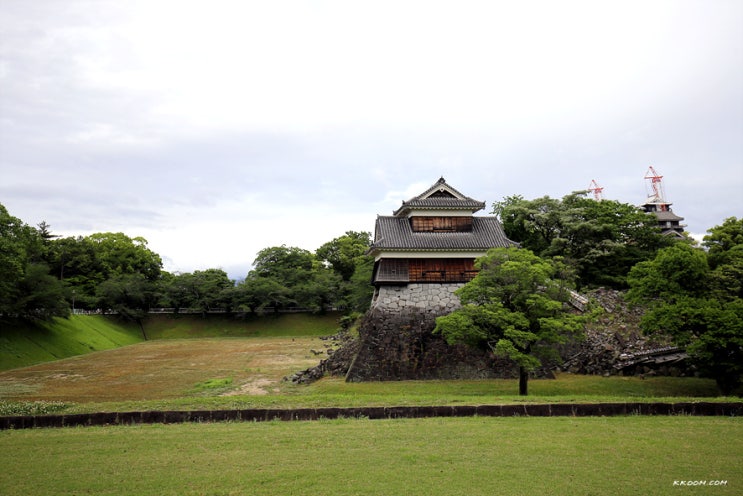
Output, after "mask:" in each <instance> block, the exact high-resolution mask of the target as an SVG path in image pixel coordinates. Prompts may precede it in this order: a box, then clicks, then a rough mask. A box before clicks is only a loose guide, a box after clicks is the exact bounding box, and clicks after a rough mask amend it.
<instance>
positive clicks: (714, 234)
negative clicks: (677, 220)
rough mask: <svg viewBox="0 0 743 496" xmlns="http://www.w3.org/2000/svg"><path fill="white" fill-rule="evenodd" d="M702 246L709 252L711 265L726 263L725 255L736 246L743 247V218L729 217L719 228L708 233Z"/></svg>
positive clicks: (714, 228)
mask: <svg viewBox="0 0 743 496" xmlns="http://www.w3.org/2000/svg"><path fill="white" fill-rule="evenodd" d="M707 233H708V234H707V235H706V236H705V237H704V239H703V240H702V245H703V246H705V247H706V248H707V249H708V250H709V259H710V265H711V266H712V267H717V265H719V264H720V263H724V261H725V260H724V258H725V254H726V253H727V252H729V251H730V250H732V249H733V248H735V247H736V246H743V217H742V218H740V219H737V218H736V217H729V218H727V219H725V220H724V221H723V223H722V224H721V225H719V226H715V227H713V228H711V229H709V230H708V231H707Z"/></svg>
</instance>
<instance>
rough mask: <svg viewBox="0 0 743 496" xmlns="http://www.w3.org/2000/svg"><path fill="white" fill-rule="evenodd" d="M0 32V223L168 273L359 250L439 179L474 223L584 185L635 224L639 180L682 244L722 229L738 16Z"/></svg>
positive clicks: (231, 16) (634, 5) (676, 1)
mask: <svg viewBox="0 0 743 496" xmlns="http://www.w3.org/2000/svg"><path fill="white" fill-rule="evenodd" d="M0 14H2V15H0V30H1V31H2V32H3V43H2V44H0V202H2V203H3V204H4V205H5V206H6V207H7V208H8V209H9V210H10V211H11V213H12V214H13V215H16V216H18V217H21V218H22V219H23V220H25V221H26V222H29V223H32V224H35V223H38V222H40V221H42V220H45V221H47V222H49V223H50V224H51V225H52V228H53V229H57V230H59V231H62V232H69V233H76V234H77V233H80V234H83V233H85V232H87V231H91V230H92V231H111V230H117V231H118V230H121V231H125V232H126V233H127V234H129V235H131V236H137V235H144V236H145V237H146V238H148V239H150V243H151V246H152V247H153V248H154V249H156V251H158V252H159V253H160V254H161V255H162V256H163V257H165V258H166V259H168V260H171V261H172V266H173V267H174V270H191V269H192V268H197V267H201V268H205V267H206V266H228V265H229V266H236V267H237V266H240V264H244V263H245V262H246V261H247V263H250V262H252V260H253V259H254V257H255V252H257V250H259V249H261V248H264V247H266V246H272V245H276V244H282V243H286V244H290V245H297V246H301V247H303V248H307V249H315V248H317V246H319V245H320V244H321V243H323V242H325V241H328V240H330V239H332V238H333V237H336V236H339V235H341V234H342V233H343V232H344V231H346V230H351V229H352V230H371V229H373V221H374V217H375V215H376V214H383V215H387V214H389V213H390V212H392V211H393V210H394V209H396V208H398V207H399V205H400V202H401V201H403V200H407V199H409V198H410V197H412V196H414V195H416V194H418V193H420V192H421V191H423V190H424V189H425V188H427V187H428V186H430V185H431V184H432V183H433V182H434V181H435V180H436V179H438V177H440V176H442V175H443V176H444V177H445V178H446V179H447V180H448V181H449V182H450V183H451V184H452V185H453V186H455V187H456V188H457V189H459V190H460V191H462V192H463V193H464V194H466V195H468V196H472V197H474V198H477V199H481V200H486V201H488V202H489V203H491V202H493V201H496V200H499V199H501V198H502V197H504V196H506V195H511V194H522V195H524V196H525V197H527V198H533V197H537V196H542V195H550V196H553V197H561V196H563V195H565V194H567V193H569V192H571V191H573V190H576V189H583V188H586V187H587V186H588V183H589V182H590V180H591V179H596V180H597V181H599V183H600V184H601V185H602V186H604V188H605V190H604V194H605V196H606V197H607V198H614V199H619V200H622V201H626V202H629V203H639V202H641V201H642V200H643V199H644V186H643V178H642V177H643V175H644V172H645V170H647V167H648V166H649V165H654V166H656V167H657V168H658V170H659V171H660V172H661V173H662V174H664V175H665V178H664V179H665V181H666V188H667V193H668V196H669V197H670V200H671V201H672V202H673V203H674V207H675V210H676V212H677V213H678V214H679V215H682V216H684V217H686V222H687V223H688V224H689V229H690V230H692V231H694V232H704V231H705V230H706V229H708V228H709V227H711V226H713V225H715V224H719V223H720V222H721V221H722V220H723V219H724V218H725V217H728V216H731V215H738V216H740V207H741V204H740V201H739V200H738V198H739V194H738V191H740V190H741V189H743V138H741V136H743V90H741V88H743V60H741V54H740V46H741V44H743V34H742V33H743V28H741V26H743V5H742V4H741V3H740V2H737V1H724V0H720V1H716V2H707V3H701V2H696V1H685V0H668V1H664V0H659V1H653V2H646V1H642V2H640V1H632V0H630V1H625V2H614V3H607V2H594V1H566V2H552V1H542V0H530V1H526V2H506V1H462V2H456V3H454V2H443V1H405V0H399V1H394V2H393V1H378V2H371V3H360V2H341V1H290V2H257V1H219V0H217V1H213V2H210V3H204V2H196V1H178V2H175V1H165V0H149V1H131V2H117V1H103V0H102V1H97V2H87V1H76V0H71V1H67V2H57V1H51V0H49V1H44V0H36V1H34V2H27V1H20V0H8V1H5V2H3V3H2V6H0ZM488 210H489V207H488ZM204 264H206V265H204Z"/></svg>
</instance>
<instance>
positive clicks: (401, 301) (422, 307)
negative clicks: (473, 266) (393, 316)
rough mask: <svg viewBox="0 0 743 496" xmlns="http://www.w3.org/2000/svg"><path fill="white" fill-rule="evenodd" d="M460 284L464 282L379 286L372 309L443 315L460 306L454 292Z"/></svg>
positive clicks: (462, 284)
mask: <svg viewBox="0 0 743 496" xmlns="http://www.w3.org/2000/svg"><path fill="white" fill-rule="evenodd" d="M462 286H464V283H427V284H415V283H412V284H408V285H407V286H381V287H379V288H377V291H376V293H375V298H374V302H373V303H372V309H374V310H382V311H385V312H390V313H400V312H406V311H410V310H415V311H418V312H421V311H422V312H427V313H432V314H435V315H445V314H447V313H451V312H453V311H454V310H456V309H457V308H459V307H460V306H461V305H460V303H459V298H458V297H457V295H455V294H454V292H455V291H456V290H457V289H459V288H461V287H462Z"/></svg>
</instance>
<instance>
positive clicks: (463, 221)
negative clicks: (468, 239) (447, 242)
mask: <svg viewBox="0 0 743 496" xmlns="http://www.w3.org/2000/svg"><path fill="white" fill-rule="evenodd" d="M410 221H411V226H412V229H413V232H471V231H472V217H412V218H411V219H410Z"/></svg>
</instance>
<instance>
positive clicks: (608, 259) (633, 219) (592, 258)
mask: <svg viewBox="0 0 743 496" xmlns="http://www.w3.org/2000/svg"><path fill="white" fill-rule="evenodd" d="M493 213H495V214H496V215H497V216H498V217H499V218H500V220H501V222H502V224H503V229H504V231H505V233H506V235H507V236H508V237H509V238H510V239H512V240H513V241H517V242H518V243H519V244H520V245H521V247H523V248H526V249H528V250H531V251H532V252H534V253H535V254H536V255H538V256H540V257H548V258H553V257H562V260H563V262H564V263H565V264H567V265H568V266H569V267H570V268H572V270H574V272H575V276H576V278H575V279H576V284H577V286H578V288H583V287H595V286H607V287H613V288H618V289H625V288H626V287H627V274H628V273H629V271H630V269H631V268H632V267H633V266H634V265H635V264H636V263H638V262H641V261H644V260H648V259H650V258H652V257H653V256H654V255H655V252H656V251H657V250H659V249H660V248H664V247H667V246H670V245H671V244H673V243H674V242H676V240H674V239H673V238H671V237H668V236H664V235H663V234H662V233H661V231H660V229H659V228H658V222H657V219H656V218H655V216H653V215H648V214H647V213H645V212H643V211H642V210H640V209H639V208H637V207H635V206H632V205H629V204H626V203H621V202H618V201H613V200H602V201H596V200H594V199H592V198H588V197H587V195H586V193H585V192H575V193H572V194H570V195H567V196H565V197H563V198H562V200H558V199H554V198H550V197H548V196H545V197H542V198H537V199H534V200H525V199H524V198H523V197H521V196H510V197H506V198H505V199H503V200H502V201H500V202H496V203H495V205H494V208H493Z"/></svg>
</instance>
